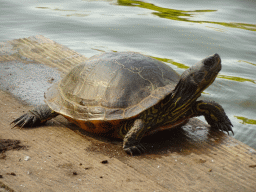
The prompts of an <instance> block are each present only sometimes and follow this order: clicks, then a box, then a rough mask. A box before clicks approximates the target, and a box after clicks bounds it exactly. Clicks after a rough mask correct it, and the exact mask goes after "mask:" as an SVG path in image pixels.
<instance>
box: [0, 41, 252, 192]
mask: <svg viewBox="0 0 256 192" xmlns="http://www.w3.org/2000/svg"><path fill="white" fill-rule="evenodd" d="M85 59H86V58H85V57H84V56H82V55H80V54H78V53H76V52H74V51H72V50H70V49H68V48H67V47H64V46H62V45H59V44H57V43H55V42H54V41H52V40H49V39H47V38H45V37H43V36H35V37H29V38H24V39H18V40H13V41H8V42H3V43H0V65H3V64H5V65H6V63H8V62H10V63H11V62H19V63H23V64H31V63H33V64H34V65H37V64H41V65H42V64H43V65H46V66H49V67H52V68H54V69H55V70H59V71H60V72H61V73H63V74H64V73H65V72H67V71H68V70H69V69H70V68H71V67H72V66H74V65H76V64H79V63H81V62H82V61H84V60H85ZM8 75H17V78H18V75H20V76H21V75H22V74H6V76H0V78H7V79H8ZM52 78H53V79H54V77H52ZM41 80H42V81H48V80H49V79H48V80H47V79H41ZM1 86H2V85H1ZM16 88H17V89H18V88H19V87H16ZM31 108H33V106H27V105H25V104H22V102H21V101H20V100H18V99H16V97H14V96H13V95H12V94H10V93H7V92H4V91H0V117H1V121H0V152H2V154H1V155H0V191H12V190H13V191H24V192H29V191H33V192H35V191H90V192H91V191H106V192H109V191H111V192H112V191H125V192H127V191H147V192H151V191H152V192H153V191H155V192H157V191H158V192H160V191H163V192H165V191H196V192H198V191H207V192H208V191H218V192H219V191H232V192H234V191H256V166H255V165H256V151H255V150H254V149H252V148H250V147H249V146H247V145H245V144H243V143H241V142H239V141H237V140H235V139H234V138H232V137H230V136H228V135H226V134H224V133H222V132H212V131H209V130H208V127H207V126H206V125H205V124H204V123H202V122H201V121H199V120H197V119H192V120H191V121H190V122H189V125H187V126H185V127H183V128H182V129H173V130H169V131H164V132H161V133H157V134H155V135H153V136H150V137H147V138H144V139H143V141H142V142H143V144H144V145H145V147H146V148H147V149H148V153H146V154H144V155H141V156H135V157H131V156H128V155H126V153H125V152H124V151H123V150H122V142H121V141H120V140H112V139H110V138H104V137H99V136H95V135H91V134H89V133H87V132H85V131H83V130H81V129H80V128H78V127H76V126H75V125H73V124H70V123H68V122H67V121H66V120H65V119H64V118H63V117H57V118H55V119H53V120H51V121H49V122H48V123H47V124H46V125H45V126H42V127H37V128H31V129H11V126H10V125H9V124H10V122H11V121H12V120H14V118H16V117H18V116H19V115H21V114H22V113H23V112H24V111H27V110H29V109H31ZM6 139H10V140H6ZM18 141H20V143H19V144H18ZM22 146H25V147H23V148H22Z"/></svg>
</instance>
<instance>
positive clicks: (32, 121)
mask: <svg viewBox="0 0 256 192" xmlns="http://www.w3.org/2000/svg"><path fill="white" fill-rule="evenodd" d="M40 122H41V120H40V118H39V117H37V116H35V115H34V114H33V113H31V112H28V113H26V114H24V115H22V116H20V117H18V118H17V119H15V120H14V121H13V122H11V124H14V125H13V127H12V128H14V127H19V128H20V129H21V128H23V127H33V126H35V125H37V124H39V123H40Z"/></svg>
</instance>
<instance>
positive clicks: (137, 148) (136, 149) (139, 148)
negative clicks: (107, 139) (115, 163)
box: [123, 144, 146, 156]
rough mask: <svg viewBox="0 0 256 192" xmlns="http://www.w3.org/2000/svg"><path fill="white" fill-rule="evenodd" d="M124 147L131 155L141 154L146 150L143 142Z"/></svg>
mask: <svg viewBox="0 0 256 192" xmlns="http://www.w3.org/2000/svg"><path fill="white" fill-rule="evenodd" d="M123 148H124V151H125V152H126V153H127V154H128V155H131V156H134V155H141V154H142V153H144V152H145V151H146V148H145V147H144V146H143V145H142V144H138V145H134V146H130V147H127V146H124V147H123Z"/></svg>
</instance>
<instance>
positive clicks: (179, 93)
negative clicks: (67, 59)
mask: <svg viewBox="0 0 256 192" xmlns="http://www.w3.org/2000/svg"><path fill="white" fill-rule="evenodd" d="M220 70H221V59H220V56H219V55H218V54H217V53H216V54H214V55H211V56H208V57H206V58H205V59H203V60H201V61H199V62H198V63H196V64H195V65H194V66H192V67H190V68H188V69H187V70H185V71H184V72H183V73H182V74H181V75H179V74H178V73H177V72H176V71H175V70H174V69H172V68H171V67H170V66H169V65H167V64H166V63H164V62H161V61H159V60H156V59H154V58H151V57H149V56H146V55H143V54H140V53H137V52H106V53H103V54H100V55H96V56H93V57H91V58H89V59H88V60H86V61H85V62H83V63H82V64H79V65H77V66H75V67H74V68H73V69H71V70H70V72H69V73H67V74H66V75H65V77H64V78H63V79H62V80H60V81H59V82H57V83H55V84H53V85H52V86H51V87H50V88H49V89H48V90H47V91H46V92H45V94H44V97H45V103H46V104H44V105H39V106H37V107H36V108H34V109H32V110H30V111H28V112H27V113H25V114H24V115H22V116H20V117H19V118H17V119H15V120H14V121H13V122H12V123H13V124H14V126H13V127H16V126H17V127H20V128H22V127H35V126H38V125H41V124H43V123H45V122H46V121H48V120H49V119H52V118H53V117H56V116H57V115H62V116H64V117H65V118H66V119H67V120H68V121H70V122H72V123H74V124H76V125H78V126H79V127H80V128H82V129H85V130H86V131H88V132H91V133H95V134H98V135H100V136H105V135H108V136H111V137H115V138H121V139H122V140H123V149H124V151H125V152H126V153H127V154H129V155H139V154H142V153H144V152H145V151H146V148H145V147H144V146H143V145H142V144H141V143H140V141H141V139H142V137H143V136H146V135H150V134H153V133H155V132H157V131H160V130H165V129H170V128H174V127H179V126H180V127H181V126H182V125H185V124H186V123H187V122H188V120H189V119H190V118H192V117H196V116H204V117H205V119H206V121H207V123H208V124H209V125H210V127H211V129H213V130H219V131H226V132H227V133H229V132H232V133H233V134H234V132H233V130H232V126H233V125H232V123H231V121H230V120H229V118H228V116H227V115H226V113H225V111H224V109H223V108H222V106H221V105H220V104H218V103H216V102H214V101H208V100H197V99H198V98H199V97H200V96H201V93H202V92H203V91H204V90H205V89H206V88H207V87H208V86H209V85H211V84H212V83H213V81H214V80H215V78H216V76H217V74H218V73H219V71H220Z"/></svg>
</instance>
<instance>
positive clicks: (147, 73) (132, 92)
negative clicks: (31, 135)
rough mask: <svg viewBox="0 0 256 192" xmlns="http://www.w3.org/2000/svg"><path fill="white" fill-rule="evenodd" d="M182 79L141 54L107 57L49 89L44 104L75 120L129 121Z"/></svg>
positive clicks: (95, 59)
mask: <svg viewBox="0 0 256 192" xmlns="http://www.w3.org/2000/svg"><path fill="white" fill-rule="evenodd" d="M179 79H180V76H179V74H178V73H176V72H175V71H174V70H173V69H172V68H171V67H170V66H168V65H166V64H165V63H162V62H160V61H158V60H155V59H152V58H150V57H147V56H144V55H142V54H140V53H134V52H110V53H104V54H101V55H96V56H93V57H91V58H90V59H88V60H86V61H85V62H84V63H82V64H80V65H77V66H76V67H74V68H73V69H72V70H71V71H70V72H69V73H68V74H67V75H66V76H65V77H64V78H63V79H62V80H61V81H59V82H58V83H56V84H54V85H53V86H52V87H50V88H49V89H48V91H47V92H46V93H45V102H46V103H47V104H48V105H49V107H50V108H51V109H52V110H54V111H56V112H57V113H60V114H62V115H64V116H66V117H70V118H72V119H74V120H82V121H91V120H103V121H107V120H120V119H128V118H132V117H135V116H137V115H138V114H140V113H141V112H143V111H144V110H146V109H148V108H150V107H151V106H153V105H155V104H157V103H158V102H159V101H160V100H161V99H163V98H164V97H165V96H166V95H167V94H169V93H171V92H172V91H173V89H174V87H175V85H176V84H177V82H178V81H179Z"/></svg>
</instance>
